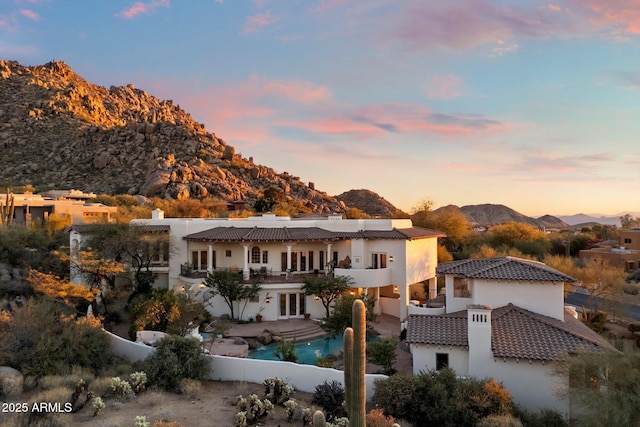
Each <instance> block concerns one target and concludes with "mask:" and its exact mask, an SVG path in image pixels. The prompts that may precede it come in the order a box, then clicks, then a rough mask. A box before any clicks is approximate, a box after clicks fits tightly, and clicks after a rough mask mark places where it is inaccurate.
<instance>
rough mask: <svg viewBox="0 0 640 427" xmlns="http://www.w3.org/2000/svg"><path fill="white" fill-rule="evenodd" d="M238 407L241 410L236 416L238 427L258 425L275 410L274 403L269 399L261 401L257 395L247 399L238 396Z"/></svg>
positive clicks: (251, 395)
mask: <svg viewBox="0 0 640 427" xmlns="http://www.w3.org/2000/svg"><path fill="white" fill-rule="evenodd" d="M236 406H237V407H238V409H239V410H240V411H239V412H238V413H237V414H236V425H237V426H240V425H244V426H246V425H253V424H257V423H258V421H259V420H260V419H261V418H264V417H266V416H267V415H269V412H270V411H272V410H273V403H271V401H270V400H269V399H264V400H260V398H259V397H258V395H257V394H250V395H249V396H248V397H247V398H245V397H244V396H242V395H241V396H238V397H237V400H236Z"/></svg>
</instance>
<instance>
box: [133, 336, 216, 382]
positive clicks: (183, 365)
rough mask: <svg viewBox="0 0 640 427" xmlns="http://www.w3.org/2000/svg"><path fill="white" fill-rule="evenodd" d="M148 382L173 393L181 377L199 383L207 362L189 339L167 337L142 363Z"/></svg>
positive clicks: (196, 343) (196, 344)
mask: <svg viewBox="0 0 640 427" xmlns="http://www.w3.org/2000/svg"><path fill="white" fill-rule="evenodd" d="M142 367H143V370H144V371H145V372H146V373H147V378H148V380H149V382H150V383H151V384H153V385H156V386H158V387H160V388H163V389H165V390H171V391H177V390H178V388H179V385H180V381H182V380H183V379H185V378H191V379H196V380H199V379H201V378H203V377H204V376H205V375H206V374H207V372H208V370H209V361H208V360H207V358H206V357H205V356H204V354H203V353H202V350H201V349H200V343H199V342H198V340H196V339H193V338H182V337H177V336H168V337H166V338H164V339H162V340H161V341H160V342H159V343H158V346H157V347H156V351H155V352H153V353H152V354H150V355H149V356H148V357H147V358H146V359H145V360H144V361H143V362H142Z"/></svg>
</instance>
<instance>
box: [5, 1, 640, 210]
mask: <svg viewBox="0 0 640 427" xmlns="http://www.w3.org/2000/svg"><path fill="white" fill-rule="evenodd" d="M0 58H2V59H11V60H17V61H19V62H20V63H22V64H23V65H39V64H44V63H46V62H48V61H51V60H53V59H55V60H61V61H64V62H66V63H67V64H68V65H69V66H71V67H72V68H73V69H74V71H75V72H76V73H78V74H80V75H81V76H82V77H84V78H85V79H86V80H88V81H90V82H92V83H96V84H99V85H102V86H106V87H109V86H110V85H126V84H130V83H131V84H134V85H135V87H137V88H139V89H143V90H145V91H147V92H148V93H150V94H152V95H155V96H157V97H159V98H162V99H172V100H173V101H174V102H175V103H177V104H179V105H180V106H181V107H182V108H183V109H184V110H186V111H187V112H189V113H191V115H192V116H193V118H194V119H195V120H197V121H199V122H201V123H204V124H205V125H206V128H207V130H208V131H210V132H213V133H215V134H216V136H217V137H219V138H222V139H224V140H225V141H226V142H227V143H229V144H231V145H233V146H234V147H235V148H236V153H241V154H242V155H243V156H244V157H246V158H248V157H253V159H254V161H255V162H256V163H260V164H263V165H267V166H270V167H273V168H274V169H275V170H276V171H278V172H284V171H287V172H289V173H290V174H292V175H294V176H299V177H300V178H301V179H302V180H303V181H305V182H314V183H315V185H316V188H317V189H320V190H323V191H326V192H327V193H329V194H331V195H337V194H340V193H342V192H344V191H348V190H350V189H359V188H366V189H369V190H372V191H375V192H377V193H378V194H380V195H381V196H383V197H384V198H386V199H387V200H389V201H390V202H391V203H393V204H394V205H396V206H397V207H399V208H401V209H403V210H405V211H411V210H412V208H413V207H415V206H416V205H417V204H419V203H420V202H421V201H423V200H425V199H431V200H432V201H433V202H434V203H435V206H444V205H448V204H455V205H458V206H462V205H469V204H481V203H496V204H504V205H507V206H509V207H511V208H513V209H515V210H517V211H519V212H521V213H523V214H526V215H532V216H541V215H544V214H553V215H564V214H575V213H579V212H583V213H599V214H618V213H621V212H626V211H631V212H640V197H639V194H640V2H639V1H638V0H616V1H610V0H565V1H551V2H544V1H530V0H455V1H453V0H452V1H435V0H431V1H426V0H425V1H418V0H415V1H413V0H366V1H364V0H252V1H250V0H197V1H196V0H145V1H137V2H136V1H127V0H124V1H123V0H109V1H107V0H91V1H87V0H0Z"/></svg>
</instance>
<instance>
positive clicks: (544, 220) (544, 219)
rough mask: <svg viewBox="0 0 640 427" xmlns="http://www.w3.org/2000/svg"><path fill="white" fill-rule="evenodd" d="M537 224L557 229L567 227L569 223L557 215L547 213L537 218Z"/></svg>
mask: <svg viewBox="0 0 640 427" xmlns="http://www.w3.org/2000/svg"><path fill="white" fill-rule="evenodd" d="M538 224H540V225H542V226H544V227H545V228H557V229H563V228H569V224H567V223H566V222H564V221H562V220H561V219H560V218H558V217H555V216H553V215H548V214H547V215H543V216H541V217H540V218H538Z"/></svg>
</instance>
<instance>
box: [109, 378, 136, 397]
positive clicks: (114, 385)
mask: <svg viewBox="0 0 640 427" xmlns="http://www.w3.org/2000/svg"><path fill="white" fill-rule="evenodd" d="M111 392H112V393H113V394H114V395H116V396H117V397H126V396H129V395H131V394H133V390H132V389H131V384H129V382H128V381H125V380H123V379H120V377H114V378H111Z"/></svg>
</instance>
